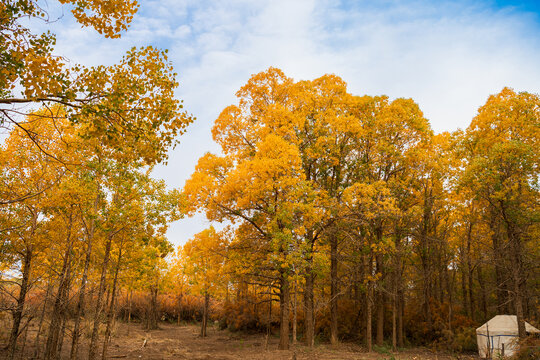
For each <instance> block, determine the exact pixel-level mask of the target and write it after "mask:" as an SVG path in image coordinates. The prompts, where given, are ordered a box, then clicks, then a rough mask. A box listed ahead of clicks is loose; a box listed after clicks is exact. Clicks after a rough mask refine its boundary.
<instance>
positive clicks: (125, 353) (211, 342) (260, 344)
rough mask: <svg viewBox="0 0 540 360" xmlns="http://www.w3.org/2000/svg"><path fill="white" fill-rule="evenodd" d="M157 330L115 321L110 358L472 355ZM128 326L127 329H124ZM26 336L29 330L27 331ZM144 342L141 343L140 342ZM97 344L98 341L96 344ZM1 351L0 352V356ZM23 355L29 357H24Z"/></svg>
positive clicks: (419, 358)
mask: <svg viewBox="0 0 540 360" xmlns="http://www.w3.org/2000/svg"><path fill="white" fill-rule="evenodd" d="M160 327H161V328H160V329H159V330H153V331H145V330H144V329H143V328H142V327H141V326H140V325H139V324H132V325H130V327H129V329H128V326H127V325H126V324H125V323H118V324H117V327H116V329H115V333H116V334H115V337H113V339H112V341H111V344H110V346H109V356H108V358H110V359H156V360H157V359H193V360H202V359H231V360H232V359H242V360H249V359H261V360H263V359H264V360H267V359H268V360H270V359H272V360H273V359H277V360H280V359H283V360H285V359H287V360H289V359H294V358H295V357H296V359H298V360H301V359H306V360H307V359H309V360H315V359H321V360H330V359H336V360H337V359H343V360H347V359H370V360H376V359H380V360H382V359H396V360H397V359H400V360H413V359H414V360H427V359H437V360H450V359H458V358H459V359H475V357H472V356H459V357H456V356H451V355H448V354H436V353H433V352H430V351H429V350H427V349H411V350H406V351H402V352H400V353H396V354H380V353H376V352H373V353H367V352H366V351H365V349H364V348H362V347H361V346H358V345H356V344H351V343H345V344H340V345H338V346H336V347H333V346H331V345H329V344H322V345H318V346H316V347H315V348H313V349H309V348H307V347H305V346H303V345H301V344H298V345H296V346H294V347H291V350H288V351H280V350H278V349H277V346H278V339H277V337H273V336H271V337H270V339H269V341H268V349H267V350H265V336H264V335H245V334H242V333H231V332H229V331H227V330H224V331H221V330H217V327H210V328H209V331H208V337H206V338H201V337H200V336H199V330H200V329H199V327H198V326H196V325H182V326H177V325H172V324H166V323H162V324H160ZM128 330H129V333H128ZM29 337H30V334H29ZM66 340H67V343H65V346H64V348H63V354H62V358H67V357H68V351H69V345H68V343H69V342H70V338H68V337H66ZM145 340H146V345H145V346H144V347H143V346H142V345H143V343H145ZM83 341H84V343H83V344H82V346H81V349H80V350H81V351H80V353H79V356H80V357H82V358H84V356H83V355H85V354H86V353H87V351H88V350H87V345H86V341H87V339H83ZM100 346H101V344H100ZM26 353H27V354H28V355H30V354H31V353H33V349H31V348H30V347H27V351H26ZM2 355H4V356H5V354H3V353H1V352H0V358H1V357H2ZM25 358H29V357H26V356H25Z"/></svg>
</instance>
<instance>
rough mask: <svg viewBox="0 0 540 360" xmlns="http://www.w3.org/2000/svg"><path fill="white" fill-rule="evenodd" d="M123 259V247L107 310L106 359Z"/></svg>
mask: <svg viewBox="0 0 540 360" xmlns="http://www.w3.org/2000/svg"><path fill="white" fill-rule="evenodd" d="M121 260H122V247H120V248H119V249H118V261H117V262H116V269H115V270H114V280H113V285H112V291H111V301H110V304H109V310H108V311H107V327H106V329H105V340H104V341H103V351H102V353H101V359H102V360H105V359H106V358H107V350H108V345H109V341H110V338H111V330H112V329H111V328H112V322H113V318H114V306H115V296H116V284H117V282H118V271H119V270H120V261H121Z"/></svg>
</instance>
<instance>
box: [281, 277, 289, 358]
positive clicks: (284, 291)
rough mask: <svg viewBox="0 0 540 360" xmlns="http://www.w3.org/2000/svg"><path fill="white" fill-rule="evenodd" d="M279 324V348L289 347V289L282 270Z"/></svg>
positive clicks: (285, 348)
mask: <svg viewBox="0 0 540 360" xmlns="http://www.w3.org/2000/svg"><path fill="white" fill-rule="evenodd" d="M280 290H281V291H280V294H279V307H280V324H279V350H288V349H289V301H290V289H289V280H288V279H287V274H286V273H285V272H284V271H283V270H282V271H281V276H280Z"/></svg>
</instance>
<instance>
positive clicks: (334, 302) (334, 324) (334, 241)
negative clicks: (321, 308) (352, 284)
mask: <svg viewBox="0 0 540 360" xmlns="http://www.w3.org/2000/svg"><path fill="white" fill-rule="evenodd" d="M337 253H338V237H337V235H336V234H335V233H334V232H332V234H331V235H330V343H331V344H332V345H337V344H338V292H339V290H338V256H337V255H338V254H337Z"/></svg>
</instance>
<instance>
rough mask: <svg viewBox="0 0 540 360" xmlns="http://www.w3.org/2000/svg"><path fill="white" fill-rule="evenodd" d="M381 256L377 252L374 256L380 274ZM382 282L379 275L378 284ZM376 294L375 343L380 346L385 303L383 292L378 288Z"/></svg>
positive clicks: (381, 267) (381, 268) (382, 339)
mask: <svg viewBox="0 0 540 360" xmlns="http://www.w3.org/2000/svg"><path fill="white" fill-rule="evenodd" d="M382 261H383V260H382V256H381V255H380V254H378V255H377V256H376V262H377V267H376V268H377V273H380V274H382V273H383V264H382ZM382 282H383V276H381V279H380V280H379V284H381V286H382ZM376 296H377V306H376V311H377V338H376V341H377V345H379V346H382V345H383V342H384V305H385V296H384V292H383V291H382V290H378V291H377V293H376Z"/></svg>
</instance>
